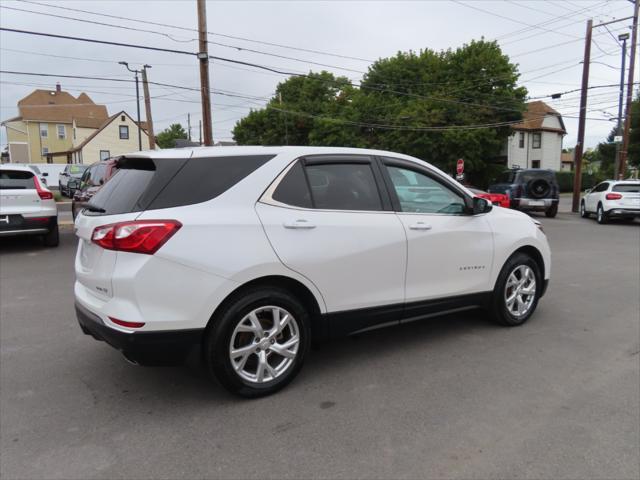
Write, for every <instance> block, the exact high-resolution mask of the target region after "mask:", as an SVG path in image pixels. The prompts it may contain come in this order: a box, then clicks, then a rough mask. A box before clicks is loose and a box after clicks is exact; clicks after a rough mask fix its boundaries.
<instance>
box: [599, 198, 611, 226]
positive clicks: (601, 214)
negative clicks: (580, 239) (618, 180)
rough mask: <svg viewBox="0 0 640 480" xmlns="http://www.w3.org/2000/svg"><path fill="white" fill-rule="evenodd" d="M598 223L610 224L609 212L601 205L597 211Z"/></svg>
mask: <svg viewBox="0 0 640 480" xmlns="http://www.w3.org/2000/svg"><path fill="white" fill-rule="evenodd" d="M596 221H597V222H598V223H599V224H600V225H604V224H606V223H609V215H607V212H605V211H604V209H603V208H602V204H601V203H599V204H598V210H597V211H596Z"/></svg>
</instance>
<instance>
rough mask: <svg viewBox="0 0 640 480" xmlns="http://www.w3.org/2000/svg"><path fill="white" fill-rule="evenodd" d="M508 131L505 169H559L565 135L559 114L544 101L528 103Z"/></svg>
mask: <svg viewBox="0 0 640 480" xmlns="http://www.w3.org/2000/svg"><path fill="white" fill-rule="evenodd" d="M512 130H513V133H512V135H511V136H510V137H509V139H508V141H507V166H508V167H509V168H514V167H515V168H517V167H519V168H547V169H551V170H556V171H558V170H561V168H562V162H561V157H562V139H563V137H564V136H565V135H566V134H567V130H566V128H565V126H564V122H563V121H562V115H560V114H559V113H558V112H557V111H555V110H554V109H553V108H551V107H550V106H549V105H547V104H546V103H544V102H540V101H537V102H531V103H528V104H527V111H526V112H524V113H523V119H522V121H521V122H520V123H517V124H515V125H513V126H512Z"/></svg>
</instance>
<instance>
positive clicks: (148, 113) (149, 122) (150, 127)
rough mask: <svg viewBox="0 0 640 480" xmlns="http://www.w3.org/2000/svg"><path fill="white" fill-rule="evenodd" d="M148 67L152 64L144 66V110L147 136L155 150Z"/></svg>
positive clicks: (151, 148) (150, 147)
mask: <svg viewBox="0 0 640 480" xmlns="http://www.w3.org/2000/svg"><path fill="white" fill-rule="evenodd" d="M147 68H151V65H143V66H142V87H143V88H144V111H145V115H146V117H147V136H148V137H149V149H150V150H155V148H156V137H155V136H154V134H153V118H152V117H151V97H150V96H149V82H147Z"/></svg>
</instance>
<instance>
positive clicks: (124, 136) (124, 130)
mask: <svg viewBox="0 0 640 480" xmlns="http://www.w3.org/2000/svg"><path fill="white" fill-rule="evenodd" d="M120 140H129V126H128V125H120Z"/></svg>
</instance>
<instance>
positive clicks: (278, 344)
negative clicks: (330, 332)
mask: <svg viewBox="0 0 640 480" xmlns="http://www.w3.org/2000/svg"><path fill="white" fill-rule="evenodd" d="M299 347H300V330H299V327H298V323H297V322H296V320H295V318H294V317H293V315H291V314H290V313H289V312H287V311H286V310H285V309H283V308H281V307H276V306H264V307H259V308H256V309H254V310H252V311H251V312H249V313H248V314H247V315H245V316H244V317H243V318H242V320H240V322H238V324H237V325H236V327H235V329H234V330H233V334H232V335H231V341H230V343H229V359H230V360H231V365H232V367H233V369H234V370H235V372H236V374H237V375H238V376H239V377H240V378H242V379H243V380H245V381H246V382H249V383H254V384H263V383H266V382H271V381H272V380H275V379H276V378H279V377H281V376H282V375H284V374H285V373H286V372H287V371H288V370H289V369H290V368H291V366H292V365H293V363H294V361H295V359H296V356H297V354H298V350H299Z"/></svg>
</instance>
